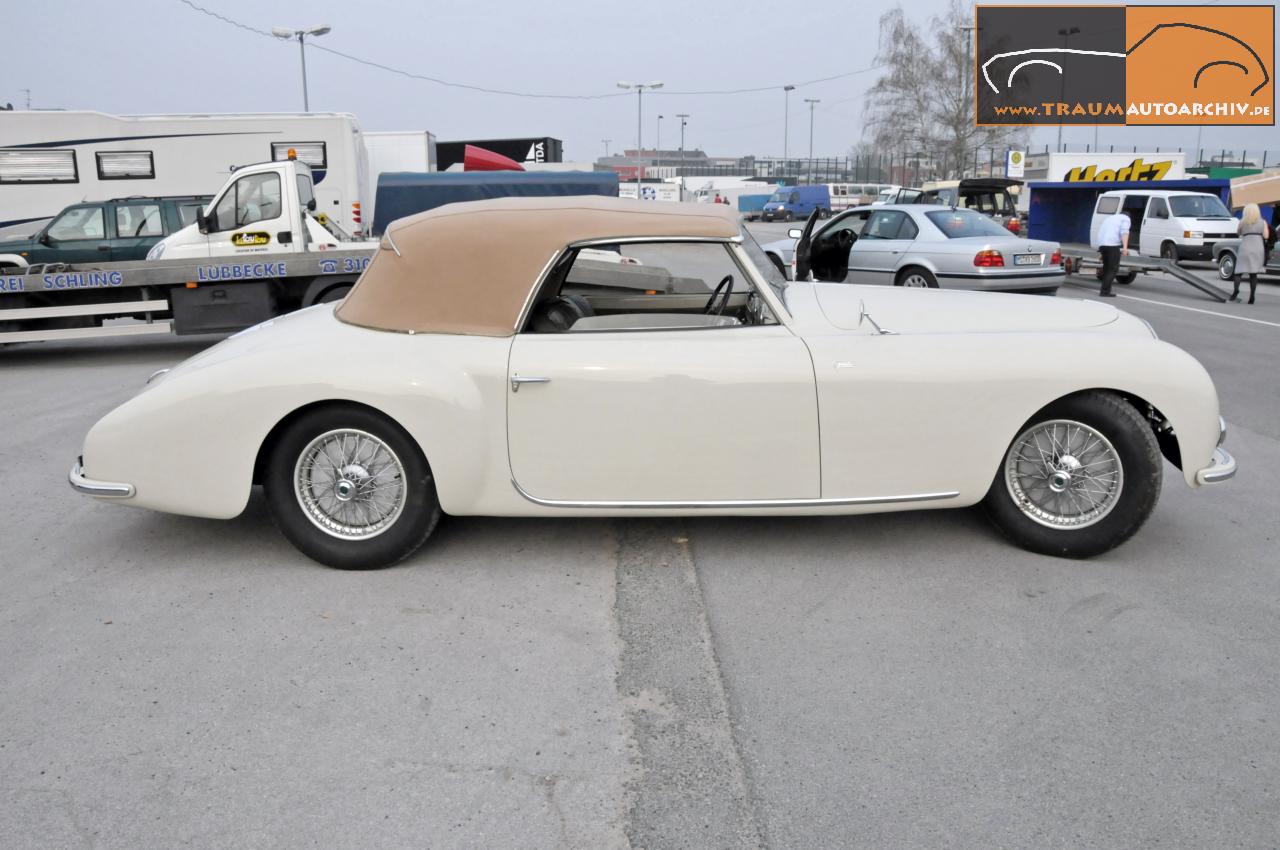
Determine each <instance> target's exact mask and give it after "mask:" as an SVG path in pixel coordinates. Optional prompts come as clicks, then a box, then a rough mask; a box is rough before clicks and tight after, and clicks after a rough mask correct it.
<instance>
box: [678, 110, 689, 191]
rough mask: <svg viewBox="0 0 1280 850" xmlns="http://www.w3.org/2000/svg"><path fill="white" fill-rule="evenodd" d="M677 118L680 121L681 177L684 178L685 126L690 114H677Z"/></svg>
mask: <svg viewBox="0 0 1280 850" xmlns="http://www.w3.org/2000/svg"><path fill="white" fill-rule="evenodd" d="M676 117H677V118H679V119H680V176H681V177H683V176H684V125H685V124H688V123H689V113H688V112H677V113H676Z"/></svg>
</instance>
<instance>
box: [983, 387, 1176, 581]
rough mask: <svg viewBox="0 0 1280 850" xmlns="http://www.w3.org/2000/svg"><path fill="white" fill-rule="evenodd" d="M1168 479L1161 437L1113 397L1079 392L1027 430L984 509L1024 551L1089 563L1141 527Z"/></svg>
mask: <svg viewBox="0 0 1280 850" xmlns="http://www.w3.org/2000/svg"><path fill="white" fill-rule="evenodd" d="M1162 473H1163V467H1162V459H1161V454H1160V447H1159V445H1158V443H1157V442H1156V438H1155V434H1154V433H1152V430H1151V428H1150V427H1149V426H1148V424H1147V422H1146V421H1145V420H1144V419H1143V417H1142V415H1141V414H1140V413H1139V412H1138V411H1137V410H1136V409H1134V407H1133V406H1132V405H1131V404H1129V403H1128V402H1127V401H1125V400H1124V399H1122V398H1120V397H1119V396H1117V395H1115V394H1114V393H1108V392H1101V391H1090V392H1084V393H1078V394H1076V395H1073V396H1068V397H1066V398H1063V399H1059V400H1058V401H1055V402H1054V403H1052V404H1050V405H1049V406H1047V407H1045V408H1044V409H1043V410H1041V411H1040V412H1039V413H1037V414H1036V415H1035V416H1033V417H1031V420H1030V421H1028V422H1027V423H1026V424H1025V425H1024V426H1023V427H1022V429H1021V430H1020V431H1019V433H1018V435H1017V436H1016V437H1015V438H1014V439H1013V442H1012V443H1011V444H1010V445H1009V448H1008V450H1007V451H1006V452H1005V456H1004V459H1003V461H1002V462H1001V465H1000V469H999V470H998V471H997V472H996V475H995V479H994V480H993V481H992V482H991V487H990V489H989V490H988V491H987V495H986V498H984V499H983V501H982V508H983V511H984V512H985V513H986V515H987V517H988V518H989V519H990V520H991V522H992V523H993V524H994V525H995V527H996V528H997V529H998V530H999V531H1000V532H1001V533H1002V534H1003V535H1004V536H1005V537H1008V538H1009V539H1010V540H1012V541H1013V542H1015V543H1017V544H1018V545H1019V546H1022V547H1023V548H1024V549H1029V550H1031V551H1032V552H1038V553H1040V554H1042V555H1054V556H1057V557H1062V558H1090V557H1093V556H1094V555H1099V554H1102V553H1103V552H1106V551H1109V550H1110V549H1113V548H1115V547H1116V546H1119V545H1120V544H1121V543H1124V542H1125V541H1126V540H1128V539H1129V538H1130V537H1132V536H1133V535H1134V534H1135V533H1136V532H1137V530H1138V529H1139V528H1141V527H1142V524H1143V523H1144V522H1146V521H1147V518H1148V517H1149V516H1151V512H1152V510H1154V509H1155V505H1156V500H1157V499H1158V498H1159V496H1160V484H1161V479H1162Z"/></svg>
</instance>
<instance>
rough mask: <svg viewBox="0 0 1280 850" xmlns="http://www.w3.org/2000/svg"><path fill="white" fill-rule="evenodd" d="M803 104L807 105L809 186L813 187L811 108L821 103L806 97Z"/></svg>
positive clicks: (813, 98) (814, 98)
mask: <svg viewBox="0 0 1280 850" xmlns="http://www.w3.org/2000/svg"><path fill="white" fill-rule="evenodd" d="M804 102H805V103H807V104H809V185H810V186H812V185H813V108H814V107H815V106H817V105H818V104H819V103H822V101H821V100H819V99H818V98H816V97H806V98H805V99H804Z"/></svg>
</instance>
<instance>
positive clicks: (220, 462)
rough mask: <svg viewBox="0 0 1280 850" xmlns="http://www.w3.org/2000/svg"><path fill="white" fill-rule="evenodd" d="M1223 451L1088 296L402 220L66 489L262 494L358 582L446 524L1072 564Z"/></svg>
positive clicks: (702, 249)
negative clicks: (1043, 558) (341, 293)
mask: <svg viewBox="0 0 1280 850" xmlns="http://www.w3.org/2000/svg"><path fill="white" fill-rule="evenodd" d="M602 252H607V255H606V256H604V257H602ZM619 257H620V258H622V259H621V260H619V259H617V258H619ZM1032 353H1034V356H1031V355H1032ZM1046 354H1050V355H1051V356H1045V355H1046ZM1222 437H1223V426H1222V420H1221V418H1220V417H1219V415H1218V400H1217V396H1216V393H1215V391H1214V387H1213V384H1212V382H1211V381H1210V379H1209V376H1208V375H1207V374H1206V373H1205V370H1204V369H1203V368H1202V367H1201V366H1200V364H1199V363H1197V362H1196V361H1195V360H1194V359H1192V358H1191V357H1190V356H1189V355H1187V354H1186V353H1184V352H1183V351H1181V350H1179V349H1177V348H1175V347H1173V346H1171V345H1168V344H1166V343H1163V342H1160V341H1159V340H1157V339H1156V338H1155V334H1154V333H1153V332H1152V330H1151V328H1150V327H1149V326H1148V325H1147V324H1146V323H1144V322H1143V321H1141V320H1140V319H1137V318H1134V317H1133V316H1130V315H1127V314H1125V313H1123V312H1120V311H1118V310H1116V309H1114V308H1113V307H1111V306H1108V305H1103V304H1100V303H1096V302H1089V301H1066V300H1059V299H1054V298H1043V297H1034V296H1024V295H996V294H991V293H969V292H946V291H939V290H928V289H919V290H917V289H891V288H886V287H861V286H855V285H851V284H842V283H787V282H786V281H784V280H782V279H781V278H780V276H779V275H778V274H777V271H776V269H775V268H774V266H773V265H772V264H771V263H770V262H769V260H768V259H767V258H766V257H765V256H764V254H763V253H762V252H761V251H760V249H759V247H758V246H757V245H756V244H755V242H754V240H752V238H751V237H750V235H748V234H746V233H743V232H741V231H740V229H739V224H738V221H737V220H736V217H735V216H734V215H733V214H732V213H731V212H730V211H729V210H727V209H722V208H721V207H719V206H708V205H697V206H694V205H687V206H686V205H675V204H670V205H668V204H658V203H642V202H636V201H626V200H617V199H604V198H556V199H502V200H494V201H484V202H477V203H465V204H453V205H449V206H447V207H443V208H441V209H437V210H432V211H430V212H427V213H423V214H421V215H416V216H413V217H410V218H405V219H401V220H400V221H397V222H395V223H393V224H392V225H391V227H390V228H389V229H388V232H387V233H386V235H385V236H384V237H383V239H382V242H381V248H380V250H379V251H378V252H377V254H376V256H375V258H374V260H373V262H372V263H371V264H370V266H369V268H368V270H367V271H366V272H365V273H364V275H363V277H361V279H360V280H359V282H358V283H357V284H356V285H355V288H354V289H353V290H352V291H351V293H350V295H348V296H347V298H346V300H344V301H343V302H341V303H340V304H337V305H334V304H325V305H319V306H316V307H313V308H310V309H308V310H303V311H300V312H298V313H294V314H291V315H288V316H285V317H283V318H279V319H274V320H272V321H269V322H266V323H264V324H261V325H258V326H256V327H253V328H250V329H249V330H246V331H243V332H241V333H239V334H236V335H235V336H233V337H231V338H229V339H227V340H225V341H224V342H222V343H220V344H218V345H216V346H214V347H213V348H210V349H209V350H207V351H205V352H203V353H201V354H199V355H196V356H195V357H192V358H191V359H189V360H187V361H186V362H184V363H181V364H180V365H178V366H176V367H174V368H173V369H171V370H169V371H168V372H167V373H166V374H162V375H159V376H156V377H154V379H153V380H151V381H150V382H149V383H148V384H147V385H146V386H145V387H144V389H143V390H142V391H141V392H140V393H139V394H138V395H137V396H135V397H134V398H132V399H131V400H129V401H127V402H126V403H124V404H123V405H121V406H120V407H118V408H116V409H115V410H114V411H112V412H111V413H109V414H107V416H105V417H104V418H103V419H102V420H101V421H99V422H98V423H97V424H96V425H95V426H94V427H93V428H92V430H91V431H90V432H89V434H88V436H87V437H86V439H85V442H84V449H83V454H82V455H81V458H80V459H79V460H78V461H77V462H76V463H75V465H74V468H73V469H72V471H71V476H70V478H71V484H72V486H73V487H75V489H76V490H79V491H80V492H82V493H87V494H89V495H92V496H95V497H98V498H102V499H110V500H114V501H118V502H120V503H122V504H127V505H137V506H139V507H145V508H151V509H154V510H161V511H171V512H174V513H181V514H189V515H193V516H199V517H211V518H230V517H234V516H236V515H238V514H239V513H240V512H242V511H243V510H244V509H245V506H246V504H247V502H248V499H249V495H250V491H251V490H252V488H253V487H254V486H255V485H258V484H260V485H262V486H263V487H264V488H265V495H266V501H267V504H268V506H269V508H270V510H271V512H272V514H273V516H274V518H275V520H276V523H277V524H278V526H279V527H280V529H281V530H282V531H283V532H284V534H285V535H286V536H287V537H288V538H289V540H291V541H292V542H293V543H294V544H295V545H296V546H297V547H298V548H299V549H300V550H302V551H303V552H304V553H306V554H307V555H309V556H310V557H312V558H314V559H315V560H317V561H320V562H322V563H325V564H330V565H332V566H336V567H343V568H349V569H362V568H373V567H382V566H386V565H388V564H392V563H395V562H397V561H399V560H401V559H403V558H405V557H407V556H408V555H410V554H411V553H413V552H414V551H415V550H416V549H418V547H419V546H421V545H422V543H423V542H424V541H425V540H426V539H427V537H429V536H430V534H431V532H432V529H434V528H435V526H436V523H437V521H438V520H439V519H440V516H441V514H442V513H449V514H479V515H494V516H497V515H501V516H540V517H554V516H677V515H706V514H737V515H765V514H769V515H785V514H860V513H871V512H876V511H892V510H915V509H923V508H951V507H963V506H966V505H973V504H976V503H979V502H981V503H982V505H983V506H984V508H985V510H986V513H987V514H988V515H989V516H990V517H991V519H992V520H993V521H994V523H995V524H996V526H997V527H998V528H999V529H1000V530H1001V531H1002V532H1003V533H1004V534H1005V535H1007V536H1008V537H1009V538H1011V539H1012V540H1014V541H1016V542H1017V543H1019V544H1021V545H1022V546H1025V547H1027V548H1028V549H1032V550H1034V551H1037V552H1042V553H1047V554H1052V555H1062V556H1069V557H1087V556H1090V555H1095V554H1098V553H1100V552H1104V551H1106V550H1108V549H1110V548H1112V547H1114V546H1116V545H1118V544H1120V543H1122V542H1123V541H1125V540H1126V539H1128V538H1129V537H1130V536H1131V535H1133V533H1134V532H1135V531H1137V529H1138V528H1139V527H1140V526H1141V525H1142V523H1143V521H1144V520H1146V518H1147V517H1148V515H1149V514H1150V513H1151V511H1152V509H1153V508H1154V507H1155V503H1156V499H1157V496H1158V495H1159V492H1160V485H1161V474H1162V466H1163V460H1162V459H1161V456H1162V455H1163V457H1164V458H1167V459H1168V460H1169V461H1170V462H1171V463H1172V464H1173V465H1174V466H1176V467H1178V468H1179V469H1180V470H1181V474H1182V477H1183V478H1184V479H1185V481H1186V483H1187V484H1188V485H1189V486H1191V487H1193V488H1194V487H1200V486H1201V485H1203V484H1206V483H1209V482H1213V481H1220V480H1223V479H1225V478H1229V477H1230V476H1231V475H1232V473H1234V472H1235V461H1234V460H1233V459H1232V458H1231V456H1230V455H1229V454H1227V452H1226V451H1224V450H1223V449H1222V448H1221V443H1222ZM904 545H909V544H908V543H904Z"/></svg>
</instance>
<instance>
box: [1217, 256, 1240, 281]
mask: <svg viewBox="0 0 1280 850" xmlns="http://www.w3.org/2000/svg"><path fill="white" fill-rule="evenodd" d="M1235 275H1236V255H1235V254H1233V253H1231V252H1230V251H1223V252H1222V254H1221V255H1220V256H1219V257H1218V277H1219V278H1221V279H1222V280H1231V279H1232V278H1234V277H1235Z"/></svg>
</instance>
